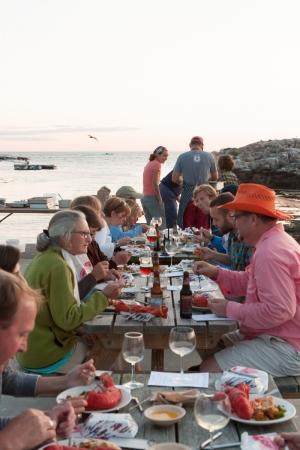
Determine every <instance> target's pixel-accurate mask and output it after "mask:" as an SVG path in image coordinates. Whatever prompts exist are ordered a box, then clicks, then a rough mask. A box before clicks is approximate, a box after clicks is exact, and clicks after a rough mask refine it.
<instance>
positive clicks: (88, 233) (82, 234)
mask: <svg viewBox="0 0 300 450" xmlns="http://www.w3.org/2000/svg"><path fill="white" fill-rule="evenodd" d="M72 233H73V234H80V236H82V237H83V238H84V239H88V238H90V237H92V235H91V233H90V232H89V231H72Z"/></svg>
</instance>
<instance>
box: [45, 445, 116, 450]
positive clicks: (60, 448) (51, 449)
mask: <svg viewBox="0 0 300 450" xmlns="http://www.w3.org/2000/svg"><path fill="white" fill-rule="evenodd" d="M79 449H81V450H89V448H88V447H69V446H68V445H58V444H51V445H48V447H45V448H44V450H79ZM115 449H116V447H108V446H105V447H104V446H102V445H101V446H100V447H93V450H115Z"/></svg>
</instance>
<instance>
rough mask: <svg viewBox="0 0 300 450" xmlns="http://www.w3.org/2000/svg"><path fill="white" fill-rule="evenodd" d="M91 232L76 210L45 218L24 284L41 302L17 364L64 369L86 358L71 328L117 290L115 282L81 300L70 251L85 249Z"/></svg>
mask: <svg viewBox="0 0 300 450" xmlns="http://www.w3.org/2000/svg"><path fill="white" fill-rule="evenodd" d="M90 242H91V235H90V230H89V227H88V224H87V222H86V220H85V216H84V214H83V213H81V212H80V211H71V210H66V211H60V212H58V213H56V214H55V215H54V216H53V217H52V219H51V220H50V223H49V227H48V230H44V231H43V232H42V233H40V234H39V235H38V238H37V250H38V251H39V252H40V253H38V254H37V255H36V256H35V257H34V258H33V260H32V262H31V264H30V265H29V266H28V268H27V270H26V272H25V278H26V280H27V282H28V284H29V285H30V286H31V287H32V288H34V289H39V290H40V291H41V293H42V294H43V296H44V298H45V301H44V303H43V305H42V306H41V308H40V310H39V312H38V315H37V318H36V323H35V328H34V330H33V331H32V333H31V334H30V336H29V339H28V350H27V351H26V353H20V354H18V361H19V363H20V364H21V366H22V367H23V368H24V369H26V370H27V371H29V372H35V373H40V374H51V373H54V372H59V373H66V372H67V371H69V370H70V369H71V368H72V367H74V366H75V365H76V364H80V363H82V361H84V359H85V358H86V354H87V348H86V345H85V344H84V342H83V341H82V340H81V339H80V338H79V337H78V336H77V334H76V331H77V329H78V327H80V325H82V323H83V322H85V321H87V320H91V319H92V318H93V317H95V316H96V315H97V314H99V313H101V312H102V311H103V310H104V309H105V308H106V307H107V305H109V304H111V302H112V300H110V299H111V298H113V297H116V296H117V295H118V294H119V285H118V283H112V284H109V285H108V286H107V287H106V288H105V289H104V290H103V291H102V292H99V291H98V292H93V293H92V294H91V295H90V298H89V300H88V301H86V302H85V303H80V298H79V292H78V285H77V281H76V274H75V268H74V265H73V262H72V257H71V255H79V254H83V253H86V252H87V248H88V245H89V244H90Z"/></svg>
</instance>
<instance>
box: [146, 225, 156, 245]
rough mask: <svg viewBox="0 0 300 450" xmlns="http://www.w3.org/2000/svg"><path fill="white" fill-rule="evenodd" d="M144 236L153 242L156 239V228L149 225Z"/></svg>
mask: <svg viewBox="0 0 300 450" xmlns="http://www.w3.org/2000/svg"><path fill="white" fill-rule="evenodd" d="M146 236H147V239H148V241H149V242H150V244H154V242H155V241H156V230H155V228H154V227H153V226H150V228H149V230H148V231H147V234H146Z"/></svg>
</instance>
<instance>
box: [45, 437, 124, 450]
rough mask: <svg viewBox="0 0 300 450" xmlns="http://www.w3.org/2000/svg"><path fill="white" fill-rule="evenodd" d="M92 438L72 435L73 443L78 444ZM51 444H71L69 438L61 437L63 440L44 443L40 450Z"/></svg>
mask: <svg viewBox="0 0 300 450" xmlns="http://www.w3.org/2000/svg"><path fill="white" fill-rule="evenodd" d="M90 440H92V439H87V438H84V437H81V438H76V437H74V438H73V437H72V445H77V444H80V442H85V441H86V442H88V441H90ZM106 442H107V443H109V442H111V443H113V442H114V441H113V440H111V439H110V440H109V441H106ZM49 445H66V446H68V445H69V441H68V439H61V440H59V441H55V442H48V444H46V445H43V447H40V448H39V449H38V450H43V449H44V448H46V447H48V446H49ZM119 448H120V450H121V447H119Z"/></svg>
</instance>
